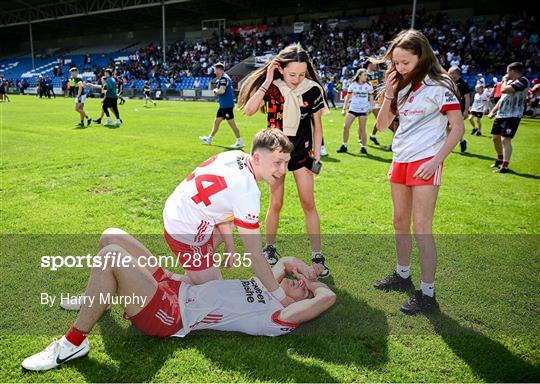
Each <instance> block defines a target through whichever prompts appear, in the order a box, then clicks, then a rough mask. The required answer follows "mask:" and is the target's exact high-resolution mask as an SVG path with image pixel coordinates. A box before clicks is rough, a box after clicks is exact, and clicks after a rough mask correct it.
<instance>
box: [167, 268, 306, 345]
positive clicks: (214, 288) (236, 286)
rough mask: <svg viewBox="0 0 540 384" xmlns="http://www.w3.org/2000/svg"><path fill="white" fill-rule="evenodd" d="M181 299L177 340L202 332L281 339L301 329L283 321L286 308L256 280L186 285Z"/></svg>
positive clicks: (180, 296)
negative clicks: (210, 331)
mask: <svg viewBox="0 0 540 384" xmlns="http://www.w3.org/2000/svg"><path fill="white" fill-rule="evenodd" d="M178 297H179V301H180V312H181V315H182V324H183V326H182V329H180V330H179V331H178V332H177V333H176V334H174V335H172V336H176V337H184V336H186V335H187V334H188V333H190V332H191V331H198V330H202V329H213V330H217V331H230V332H242V333H246V334H248V335H260V336H280V335H283V334H286V333H289V332H291V331H293V330H294V329H295V328H296V326H297V325H296V324H292V323H287V322H284V321H281V320H279V315H280V313H281V310H282V309H283V305H281V303H280V302H279V301H277V300H276V299H275V298H274V297H273V296H272V295H271V294H270V293H268V292H267V291H266V290H264V286H263V285H262V284H260V283H259V282H258V281H257V280H256V279H251V280H215V281H210V282H208V283H205V284H201V285H190V284H185V283H183V284H182V285H181V286H180V293H179V295H178Z"/></svg>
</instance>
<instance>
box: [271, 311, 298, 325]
mask: <svg viewBox="0 0 540 384" xmlns="http://www.w3.org/2000/svg"><path fill="white" fill-rule="evenodd" d="M280 314H281V309H280V310H279V311H275V312H274V313H272V321H273V322H274V323H276V324H278V325H282V326H284V327H287V328H296V327H298V324H295V323H289V322H287V321H283V320H280V319H279V315H280Z"/></svg>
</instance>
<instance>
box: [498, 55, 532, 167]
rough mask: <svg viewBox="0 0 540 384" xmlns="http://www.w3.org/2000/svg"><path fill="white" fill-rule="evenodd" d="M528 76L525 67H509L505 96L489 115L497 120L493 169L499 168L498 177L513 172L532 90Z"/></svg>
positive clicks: (503, 86) (503, 82)
mask: <svg viewBox="0 0 540 384" xmlns="http://www.w3.org/2000/svg"><path fill="white" fill-rule="evenodd" d="M524 72H525V67H524V66H523V64H521V63H518V62H515V63H512V64H510V65H508V67H507V68H506V75H504V77H503V79H502V82H501V93H502V96H501V98H500V100H499V101H498V102H497V105H495V107H493V109H492V110H491V112H490V113H489V115H488V117H489V118H490V119H492V118H493V117H495V121H494V122H493V128H492V129H491V134H492V135H493V145H494V147H495V151H496V152H497V160H495V163H493V164H492V165H491V166H492V167H493V168H497V169H496V170H495V171H494V172H497V173H508V172H509V171H510V170H509V168H508V166H509V164H510V157H511V156H512V139H513V138H514V136H515V135H516V132H517V129H518V127H519V123H520V121H521V117H522V116H523V113H524V112H525V108H526V106H527V94H528V90H529V86H530V83H529V80H528V79H527V78H526V77H525V76H523V73H524Z"/></svg>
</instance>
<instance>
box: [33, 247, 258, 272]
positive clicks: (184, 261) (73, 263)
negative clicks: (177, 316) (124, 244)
mask: <svg viewBox="0 0 540 384" xmlns="http://www.w3.org/2000/svg"><path fill="white" fill-rule="evenodd" d="M203 262H204V263H209V264H211V265H213V266H215V267H221V266H225V265H226V266H230V265H232V266H233V267H236V268H237V267H241V266H243V267H247V268H249V267H251V253H243V254H241V253H230V252H224V253H212V252H209V253H208V254H206V255H203V254H201V253H179V254H178V257H175V256H170V255H162V256H137V257H135V256H131V255H127V254H122V253H121V252H116V251H109V252H107V253H105V254H104V255H95V256H92V255H90V254H88V255H85V256H48V255H46V256H41V268H46V269H49V270H50V271H57V270H59V269H61V268H97V269H101V270H103V271H104V270H106V269H107V268H134V267H141V268H147V267H150V268H155V267H161V268H166V269H169V268H177V267H182V268H191V267H200V266H201V265H202V264H203Z"/></svg>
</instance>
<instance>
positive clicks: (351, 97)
mask: <svg viewBox="0 0 540 384" xmlns="http://www.w3.org/2000/svg"><path fill="white" fill-rule="evenodd" d="M367 80H368V77H367V71H366V70H365V69H359V70H358V71H357V72H356V74H355V75H354V77H353V78H352V80H351V84H350V85H349V88H348V92H347V96H346V97H345V101H344V103H343V110H342V111H341V114H342V115H344V116H345V122H344V123H343V144H341V147H339V149H338V150H337V151H338V152H340V153H341V152H347V143H348V141H349V128H350V127H351V124H352V123H353V122H354V119H356V118H357V117H358V141H359V142H360V144H361V145H362V147H361V149H360V153H362V154H365V155H367V149H366V142H367V134H366V121H367V116H368V115H369V112H370V111H371V109H372V106H373V87H372V86H371V84H370V83H368V81H367ZM347 107H349V111H348V112H347V115H345V113H346V111H347Z"/></svg>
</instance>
